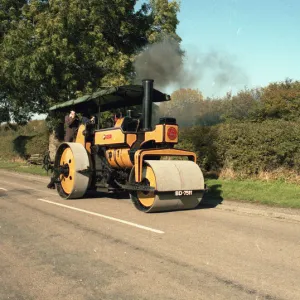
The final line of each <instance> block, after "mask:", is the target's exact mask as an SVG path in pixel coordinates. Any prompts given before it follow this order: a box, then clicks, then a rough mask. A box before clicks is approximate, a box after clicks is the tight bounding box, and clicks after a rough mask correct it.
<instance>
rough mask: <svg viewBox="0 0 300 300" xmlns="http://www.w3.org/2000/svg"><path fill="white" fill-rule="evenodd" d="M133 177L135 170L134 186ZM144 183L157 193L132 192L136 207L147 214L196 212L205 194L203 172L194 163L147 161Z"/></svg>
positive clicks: (143, 175) (143, 177) (132, 173)
mask: <svg viewBox="0 0 300 300" xmlns="http://www.w3.org/2000/svg"><path fill="white" fill-rule="evenodd" d="M134 178H135V176H134V169H133V170H132V172H131V174H130V181H131V182H132V183H133V182H134ZM142 184H143V185H148V186H151V187H154V188H155V191H154V192H143V191H137V192H136V191H134V192H131V199H132V201H133V203H134V205H135V207H136V208H138V209H139V210H142V211H144V212H160V211H173V210H183V209H193V208H195V207H197V206H198V205H199V203H200V202H201V200H202V197H203V194H204V178H203V174H202V171H201V169H200V168H199V166H198V165H197V164H195V163H194V162H192V161H176V160H174V161H172V160H170V161H167V160H146V161H145V165H144V167H143V174H142Z"/></svg>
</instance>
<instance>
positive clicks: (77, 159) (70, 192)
mask: <svg viewBox="0 0 300 300" xmlns="http://www.w3.org/2000/svg"><path fill="white" fill-rule="evenodd" d="M54 168H55V169H57V170H58V169H63V170H64V172H62V173H61V174H60V175H59V179H60V183H59V184H57V185H56V188H57V191H58V193H59V195H60V196H61V197H62V198H65V199H76V198H81V197H83V196H84V194H85V193H86V191H87V189H88V187H89V184H90V181H91V180H90V179H91V178H90V177H91V176H90V175H88V173H87V174H82V173H80V171H83V170H88V169H89V168H90V160H89V156H88V153H87V151H86V149H85V148H84V147H83V145H81V144H79V143H62V144H61V145H60V146H59V148H58V150H57V152H56V156H55V162H54Z"/></svg>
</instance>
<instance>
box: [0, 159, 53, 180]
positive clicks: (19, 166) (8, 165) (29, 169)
mask: <svg viewBox="0 0 300 300" xmlns="http://www.w3.org/2000/svg"><path fill="white" fill-rule="evenodd" d="M0 169H5V170H9V171H15V172H22V173H28V174H34V175H41V176H47V172H46V171H45V170H44V169H42V167H41V166H36V165H29V164H27V163H25V162H21V161H20V162H6V161H1V160H0Z"/></svg>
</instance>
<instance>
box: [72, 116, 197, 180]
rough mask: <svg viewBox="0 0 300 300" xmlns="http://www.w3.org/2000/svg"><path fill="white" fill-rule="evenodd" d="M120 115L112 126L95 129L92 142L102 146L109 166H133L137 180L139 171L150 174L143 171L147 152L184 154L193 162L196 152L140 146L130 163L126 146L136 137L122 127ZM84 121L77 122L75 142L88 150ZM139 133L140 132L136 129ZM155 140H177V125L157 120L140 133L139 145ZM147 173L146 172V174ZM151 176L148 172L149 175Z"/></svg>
mask: <svg viewBox="0 0 300 300" xmlns="http://www.w3.org/2000/svg"><path fill="white" fill-rule="evenodd" d="M123 122H124V118H120V119H118V120H117V122H116V124H115V126H114V127H111V128H106V129H100V130H96V131H95V136H94V144H95V145H100V146H106V147H107V150H106V152H105V156H106V159H107V161H108V163H109V164H110V165H111V167H113V168H118V169H124V168H125V169H128V168H132V167H133V166H134V168H135V180H136V182H141V180H142V178H143V174H142V173H143V172H146V173H147V174H148V175H149V174H150V173H149V172H150V171H149V170H148V171H145V170H144V171H143V161H144V159H145V157H147V156H158V157H162V156H185V157H188V158H189V159H190V160H193V161H194V162H196V155H195V153H193V152H190V151H185V150H179V149H173V148H171V147H170V148H167V149H145V150H144V149H140V150H137V151H136V152H135V155H134V163H132V160H131V158H130V149H131V147H132V146H133V145H134V143H135V142H136V141H137V139H138V133H134V132H126V131H123V129H122V125H123ZM85 130H86V126H85V125H80V127H79V129H78V133H77V136H76V143H80V144H82V145H83V146H84V147H85V148H86V150H87V151H88V152H89V153H91V149H90V148H91V143H90V142H86V138H85V135H84V131H85ZM139 134H140V133H139ZM149 141H154V142H155V143H168V144H176V143H178V126H177V125H169V124H158V125H156V126H155V128H154V130H152V131H146V132H145V133H144V139H143V141H142V142H141V147H142V146H143V145H144V144H145V143H147V142H149ZM149 176H150V175H149ZM150 177H151V176H150Z"/></svg>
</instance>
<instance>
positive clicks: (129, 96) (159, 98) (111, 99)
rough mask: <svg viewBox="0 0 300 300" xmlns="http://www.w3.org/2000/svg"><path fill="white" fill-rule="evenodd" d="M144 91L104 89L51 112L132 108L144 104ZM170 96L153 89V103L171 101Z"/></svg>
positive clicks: (136, 87) (137, 87)
mask: <svg viewBox="0 0 300 300" xmlns="http://www.w3.org/2000/svg"><path fill="white" fill-rule="evenodd" d="M143 96H144V89H143V86H142V85H125V86H119V87H104V88H100V89H99V90H97V91H96V92H94V93H92V94H88V95H84V96H82V97H80V98H77V99H73V100H69V101H66V102H63V103H59V104H57V105H54V106H52V107H51V108H50V111H60V112H66V111H70V110H75V111H76V112H80V113H83V112H89V113H96V112H98V111H99V108H100V111H102V112H103V111H108V110H111V109H116V108H122V107H130V106H134V105H140V104H142V103H143ZM169 100H170V96H168V95H166V94H163V93H162V92H160V91H158V90H156V89H153V102H164V101H169Z"/></svg>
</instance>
